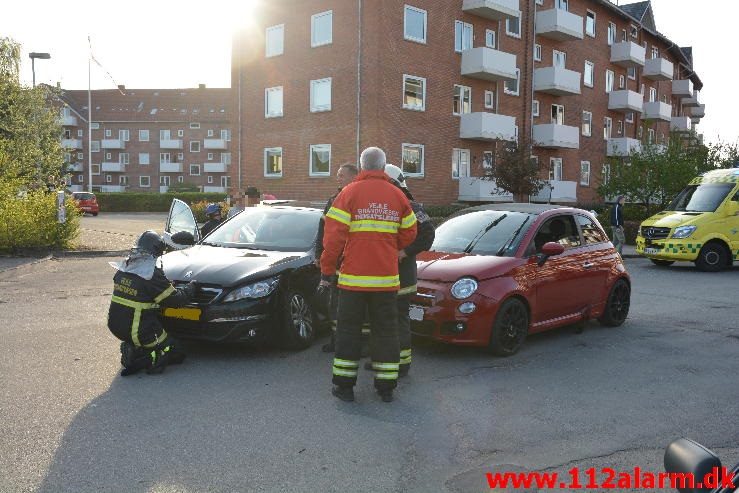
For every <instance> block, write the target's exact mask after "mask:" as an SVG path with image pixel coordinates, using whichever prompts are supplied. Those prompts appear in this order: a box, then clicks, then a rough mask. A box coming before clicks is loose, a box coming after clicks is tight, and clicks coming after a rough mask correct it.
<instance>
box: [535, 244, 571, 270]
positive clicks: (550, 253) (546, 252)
mask: <svg viewBox="0 0 739 493" xmlns="http://www.w3.org/2000/svg"><path fill="white" fill-rule="evenodd" d="M564 251H565V247H564V246H563V245H561V244H559V243H556V242H554V241H549V242H547V243H544V245H542V247H541V254H540V255H539V262H538V264H539V265H540V266H541V265H544V262H546V261H547V259H548V258H549V257H554V256H556V255H562V252H564Z"/></svg>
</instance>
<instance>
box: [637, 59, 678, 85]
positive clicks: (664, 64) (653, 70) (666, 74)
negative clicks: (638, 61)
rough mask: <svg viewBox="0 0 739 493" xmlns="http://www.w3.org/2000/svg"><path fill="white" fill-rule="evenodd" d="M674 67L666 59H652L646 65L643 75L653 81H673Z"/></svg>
mask: <svg viewBox="0 0 739 493" xmlns="http://www.w3.org/2000/svg"><path fill="white" fill-rule="evenodd" d="M672 72H673V65H672V62H668V61H667V60H665V59H664V58H652V59H649V60H647V61H646V62H645V63H644V70H642V75H643V76H644V77H646V78H647V79H652V80H672Z"/></svg>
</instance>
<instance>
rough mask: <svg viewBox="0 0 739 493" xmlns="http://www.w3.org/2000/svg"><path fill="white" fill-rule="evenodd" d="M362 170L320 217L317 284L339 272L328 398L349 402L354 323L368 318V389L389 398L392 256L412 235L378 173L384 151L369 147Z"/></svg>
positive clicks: (395, 195) (396, 284)
mask: <svg viewBox="0 0 739 493" xmlns="http://www.w3.org/2000/svg"><path fill="white" fill-rule="evenodd" d="M360 163H361V167H362V172H361V173H360V174H359V176H358V177H357V178H356V179H355V180H354V181H353V182H352V183H351V184H349V185H347V186H346V187H345V188H344V189H343V190H342V191H341V193H340V194H339V195H338V196H337V197H336V199H335V200H334V203H333V205H332V207H331V208H330V209H329V211H328V213H327V214H326V223H325V226H324V238H323V248H324V250H323V254H322V255H321V285H323V286H328V285H330V282H331V278H332V276H334V275H335V274H336V263H337V261H338V259H339V256H340V255H343V260H342V263H341V267H340V268H339V277H338V282H337V285H338V288H339V313H338V324H337V332H336V355H335V357H334V363H333V383H334V389H333V391H332V393H333V394H334V395H335V396H336V397H338V398H339V399H341V400H344V401H353V400H354V385H356V383H357V371H358V368H359V358H360V352H361V335H362V323H363V322H364V318H365V313H368V314H369V318H370V326H371V329H372V337H371V340H370V353H371V357H372V366H373V369H374V370H375V388H376V389H377V392H378V393H379V394H380V397H381V398H382V400H383V401H385V402H390V401H392V400H393V389H395V387H396V386H397V382H398V370H399V366H400V348H399V344H398V331H397V305H396V299H397V294H398V289H399V288H400V278H399V274H398V252H399V251H400V250H402V249H403V248H405V247H407V246H408V245H410V244H411V243H412V242H413V240H414V239H415V237H416V215H415V214H414V213H413V209H412V208H411V204H410V202H409V201H408V199H407V198H406V196H405V195H404V194H403V192H402V191H400V190H399V189H398V188H397V187H396V186H395V185H393V184H392V183H391V182H390V180H389V177H388V176H387V175H386V174H385V171H384V170H385V153H384V152H383V151H382V149H379V148H377V147H370V148H367V149H365V150H364V151H363V152H362V155H361V157H360Z"/></svg>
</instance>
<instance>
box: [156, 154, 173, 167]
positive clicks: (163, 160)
mask: <svg viewBox="0 0 739 493" xmlns="http://www.w3.org/2000/svg"><path fill="white" fill-rule="evenodd" d="M171 162H172V155H171V154H170V153H168V152H160V153H159V164H169V163H171Z"/></svg>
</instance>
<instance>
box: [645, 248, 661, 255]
mask: <svg viewBox="0 0 739 493" xmlns="http://www.w3.org/2000/svg"><path fill="white" fill-rule="evenodd" d="M644 253H646V254H647V255H657V254H659V253H660V249H659V248H645V249H644Z"/></svg>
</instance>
